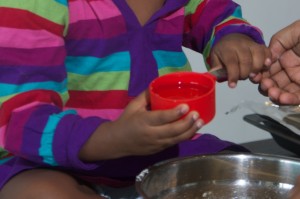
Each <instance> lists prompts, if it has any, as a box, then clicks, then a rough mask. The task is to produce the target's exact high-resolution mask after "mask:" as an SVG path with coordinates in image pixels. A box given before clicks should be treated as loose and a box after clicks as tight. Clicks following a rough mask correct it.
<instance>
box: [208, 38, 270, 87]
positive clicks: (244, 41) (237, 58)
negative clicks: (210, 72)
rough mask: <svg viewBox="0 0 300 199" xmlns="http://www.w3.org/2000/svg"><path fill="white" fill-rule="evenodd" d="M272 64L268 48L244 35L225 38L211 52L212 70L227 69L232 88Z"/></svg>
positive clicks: (229, 83)
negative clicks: (239, 81)
mask: <svg viewBox="0 0 300 199" xmlns="http://www.w3.org/2000/svg"><path fill="white" fill-rule="evenodd" d="M270 64H271V52H270V51H269V50H268V48H267V47H266V46H265V45H261V44H258V43H256V42H254V41H253V40H252V39H251V38H250V37H248V36H246V35H243V34H236V33H235V34H229V35H226V36H224V37H223V38H222V39H221V40H220V41H219V42H218V43H217V44H216V45H215V46H214V48H213V49H212V52H211V65H212V68H215V67H223V68H226V70H227V73H228V85H229V87H231V88H234V87H235V86H236V84H237V81H238V80H241V79H247V78H248V77H249V76H254V75H256V73H258V72H260V71H261V70H262V68H264V67H265V66H269V65H270Z"/></svg>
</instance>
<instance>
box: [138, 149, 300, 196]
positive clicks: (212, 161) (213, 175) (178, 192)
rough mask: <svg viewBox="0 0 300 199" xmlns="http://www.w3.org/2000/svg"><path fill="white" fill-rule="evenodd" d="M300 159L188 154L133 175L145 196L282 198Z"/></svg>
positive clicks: (298, 168)
mask: <svg viewBox="0 0 300 199" xmlns="http://www.w3.org/2000/svg"><path fill="white" fill-rule="evenodd" d="M298 175H300V159H297V158H288V157H281V156H271V155H264V154H220V155H205V156H203V155H202V156H192V157H186V158H178V159H172V160H169V161H165V162H161V163H158V164H156V165H153V166H151V167H149V168H148V169H145V170H143V171H142V172H141V173H140V174H139V175H138V176H137V177H136V189H137V191H138V193H139V194H140V195H141V196H142V197H143V198H145V199H154V198H155V199H197V198H209V199H214V198H216V199H222V198H224V199H231V198H234V199H240V198H242V199H277V198H278V199H283V198H287V195H288V192H289V190H290V189H291V188H292V187H293V184H294V182H295V178H296V177H297V176H298Z"/></svg>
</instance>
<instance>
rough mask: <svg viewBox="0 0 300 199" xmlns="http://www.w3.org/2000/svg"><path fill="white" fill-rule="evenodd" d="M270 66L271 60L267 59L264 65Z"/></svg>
mask: <svg viewBox="0 0 300 199" xmlns="http://www.w3.org/2000/svg"><path fill="white" fill-rule="evenodd" d="M271 64H272V60H271V59H270V58H267V59H266V62H265V65H267V66H270V65H271Z"/></svg>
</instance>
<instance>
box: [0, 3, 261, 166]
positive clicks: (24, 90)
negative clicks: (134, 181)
mask: <svg viewBox="0 0 300 199" xmlns="http://www.w3.org/2000/svg"><path fill="white" fill-rule="evenodd" d="M0 13H1V17H0V71H1V72H0V105H1V108H0V147H2V148H4V149H5V151H9V152H10V153H11V154H14V156H19V157H23V158H25V159H28V160H31V161H33V162H36V163H39V164H47V165H53V166H55V165H59V166H63V167H72V168H90V167H95V165H89V164H85V163H83V162H81V161H80V160H78V158H77V154H78V151H79V150H80V147H81V146H82V145H83V144H84V143H85V141H86V140H87V139H88V138H89V137H90V136H91V134H92V133H93V131H94V130H95V129H96V128H97V126H98V125H100V124H101V122H103V121H106V120H114V119H116V118H117V117H118V116H119V115H120V114H121V112H122V110H123V108H124V107H125V106H126V105H127V104H128V102H129V101H130V100H131V99H132V98H133V97H134V96H136V95H137V94H139V93H140V92H141V91H143V90H145V89H146V88H147V86H148V84H149V82H150V81H151V80H152V79H153V78H155V77H157V76H159V75H162V74H165V73H170V72H173V71H179V70H191V68H190V65H189V62H188V60H187V58H186V56H185V54H184V53H183V51H182V46H185V47H187V48H190V49H192V50H195V51H197V52H199V53H202V54H203V57H204V59H205V60H207V58H208V56H209V53H210V49H211V48H212V46H213V45H214V43H215V42H216V41H218V40H219V39H220V38H221V37H222V36H224V35H225V34H229V33H233V32H239V33H244V34H247V35H249V36H250V37H252V38H253V39H255V40H256V41H257V42H259V43H263V39H262V36H261V32H260V31H259V30H258V29H257V28H255V27H253V26H251V25H249V24H248V22H247V21H246V20H244V19H243V18H242V16H241V10H240V7H239V5H237V4H235V3H234V2H232V1H230V0H166V2H165V4H164V6H163V7H162V8H161V9H160V10H159V11H158V12H156V13H155V14H154V15H153V16H152V17H151V19H150V20H149V21H148V22H147V23H146V24H145V25H144V26H141V25H140V24H139V22H138V20H137V18H136V16H135V15H134V13H133V12H132V10H131V9H130V8H129V7H128V5H127V4H126V1H125V0H68V1H67V0H18V1H16V0H0ZM207 67H209V63H208V62H207ZM5 151H2V152H1V151H0V154H2V156H5V155H7V154H6V153H5ZM12 157H13V156H12ZM10 158H11V157H10ZM5 160H6V159H3V160H2V161H0V164H1V163H2V164H5Z"/></svg>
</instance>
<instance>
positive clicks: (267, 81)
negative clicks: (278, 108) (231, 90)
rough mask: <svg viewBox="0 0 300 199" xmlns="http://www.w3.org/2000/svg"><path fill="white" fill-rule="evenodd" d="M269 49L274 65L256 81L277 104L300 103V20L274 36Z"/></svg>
mask: <svg viewBox="0 0 300 199" xmlns="http://www.w3.org/2000/svg"><path fill="white" fill-rule="evenodd" d="M269 49H270V50H271V53H272V59H273V60H274V62H273V64H272V65H271V67H270V68H269V70H266V71H262V72H261V73H260V74H259V75H257V76H256V77H254V78H253V79H252V81H253V82H255V83H260V86H259V89H260V92H261V93H262V94H263V95H265V96H268V97H269V98H270V100H272V101H273V102H274V103H277V104H282V105H298V104H300V20H299V21H296V22H294V23H292V24H291V25H289V26H287V27H285V28H284V29H282V30H280V31H279V32H277V33H276V34H274V35H273V37H272V38H271V41H270V44H269Z"/></svg>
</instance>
